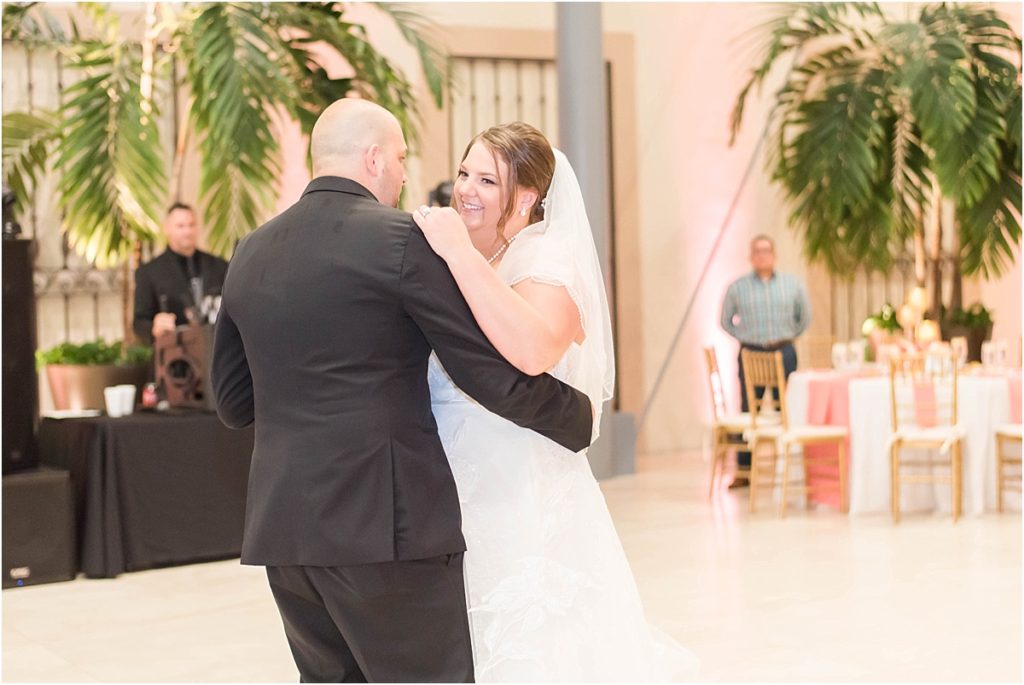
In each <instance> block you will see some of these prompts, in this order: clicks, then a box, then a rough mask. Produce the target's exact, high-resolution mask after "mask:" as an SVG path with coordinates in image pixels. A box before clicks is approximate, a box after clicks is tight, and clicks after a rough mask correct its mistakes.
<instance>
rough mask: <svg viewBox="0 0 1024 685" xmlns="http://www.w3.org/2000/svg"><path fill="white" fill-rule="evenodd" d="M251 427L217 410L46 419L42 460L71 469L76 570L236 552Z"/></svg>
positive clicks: (95, 573)
mask: <svg viewBox="0 0 1024 685" xmlns="http://www.w3.org/2000/svg"><path fill="white" fill-rule="evenodd" d="M252 445H253V431H252V429H251V428H249V429H246V430H242V431H233V430H229V429H227V428H225V427H224V425H223V424H221V422H220V420H219V419H218V418H217V416H216V415H215V414H211V413H206V412H187V413H185V412H182V413H173V414H171V413H169V414H154V413H137V414H133V415H132V416H127V417H122V418H116V419H112V418H107V417H96V418H73V419H53V418H45V419H43V420H42V422H41V424H40V427H39V453H40V460H41V461H42V462H43V463H44V464H49V465H52V466H57V467H60V468H64V469H67V470H68V471H70V472H71V479H72V482H73V484H74V489H75V511H76V517H75V518H76V524H77V528H78V546H79V549H78V551H79V556H78V559H79V567H80V570H81V571H83V572H84V573H85V574H86V575H87V576H89V577H91V578H109V577H113V576H116V575H118V574H119V573H123V572H124V571H139V570H142V569H147V568H153V567H155V566H163V565H168V564H180V563H185V562H190V561H201V560H210V559H226V558H229V557H233V556H238V555H239V554H240V552H241V549H242V527H243V522H244V518H245V492H246V484H247V482H248V478H249V461H250V459H251V457H252Z"/></svg>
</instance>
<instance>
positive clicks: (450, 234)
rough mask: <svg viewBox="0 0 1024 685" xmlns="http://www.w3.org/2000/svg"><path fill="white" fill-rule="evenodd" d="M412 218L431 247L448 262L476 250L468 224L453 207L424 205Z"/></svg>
mask: <svg viewBox="0 0 1024 685" xmlns="http://www.w3.org/2000/svg"><path fill="white" fill-rule="evenodd" d="M412 218H413V221H415V222H416V225H417V226H419V227H420V230H421V231H423V235H424V236H426V238H427V242H428V243H430V247H431V249H433V250H434V252H436V253H437V254H438V256H440V257H441V259H443V260H445V261H446V262H451V260H452V258H454V257H457V256H459V255H462V254H468V253H469V252H471V251H473V250H474V248H473V243H472V242H471V241H470V240H469V231H467V230H466V225H465V224H464V223H462V218H461V217H460V216H459V214H458V212H456V211H455V210H454V209H452V208H451V207H427V206H425V205H424V206H421V207H420V208H419V209H417V210H416V211H415V212H413V213H412Z"/></svg>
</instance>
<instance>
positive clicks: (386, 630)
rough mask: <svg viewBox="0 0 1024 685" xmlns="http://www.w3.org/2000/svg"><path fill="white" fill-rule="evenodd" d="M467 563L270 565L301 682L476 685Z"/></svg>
mask: <svg viewBox="0 0 1024 685" xmlns="http://www.w3.org/2000/svg"><path fill="white" fill-rule="evenodd" d="M462 556H463V555H462V553H458V554H448V555H444V556H441V557H434V558H431V559H421V560H416V561H391V562H384V563H379V564H364V565H362V566H335V567H318V566H268V567H267V577H268V578H269V579H270V588H271V590H272V591H273V593H274V600H275V601H276V602H277V607H278V609H279V610H280V612H281V618H282V619H283V620H284V631H285V634H286V635H287V636H288V644H289V645H290V646H291V650H292V654H293V655H294V657H295V663H296V665H298V667H299V677H300V681H301V682H304V683H314V682H316V683H355V682H363V683H365V682H371V683H372V682H391V683H402V682H421V683H426V682H449V683H470V682H473V652H472V647H471V644H470V636H469V620H468V618H467V615H466V593H465V589H464V585H463V577H462Z"/></svg>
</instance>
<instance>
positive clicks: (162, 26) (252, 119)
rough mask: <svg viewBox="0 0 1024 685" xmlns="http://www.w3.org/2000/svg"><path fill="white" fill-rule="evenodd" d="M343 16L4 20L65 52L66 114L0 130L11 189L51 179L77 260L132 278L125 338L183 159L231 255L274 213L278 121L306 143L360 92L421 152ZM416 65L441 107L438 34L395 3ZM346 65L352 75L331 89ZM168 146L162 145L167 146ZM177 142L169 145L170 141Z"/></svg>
mask: <svg viewBox="0 0 1024 685" xmlns="http://www.w3.org/2000/svg"><path fill="white" fill-rule="evenodd" d="M347 6H348V5H347V3H341V2H324V3H312V2H300V3H244V2H239V3H235V2H215V3H198V2H196V3H191V2H186V3H171V2H153V3H145V5H144V6H143V7H144V14H145V16H144V21H143V22H142V24H143V26H142V32H141V35H138V30H137V29H136V30H135V32H134V33H133V31H132V30H131V29H129V28H127V27H128V26H129V25H134V24H133V23H132V22H130V21H127V20H126V19H125V18H124V17H123V16H122V15H123V13H124V12H125V11H137V10H122V9H120V8H114V7H112V6H107V5H103V4H98V3H82V4H81V5H78V6H74V7H72V8H70V9H68V8H64V9H53V8H48V7H46V6H43V5H40V4H39V3H7V4H5V5H4V7H3V40H4V44H5V46H6V45H12V44H14V45H24V46H26V47H29V48H31V49H33V50H39V49H51V50H55V51H57V52H58V53H59V54H60V56H61V60H62V65H63V69H64V71H65V76H64V78H65V80H66V82H68V83H71V84H72V85H70V86H69V87H67V88H66V89H65V90H64V92H63V94H62V95H63V98H62V100H63V104H62V105H61V106H60V108H59V109H57V110H56V111H42V110H38V109H37V110H33V111H29V112H11V113H8V114H5V115H4V118H3V156H4V160H3V161H4V179H5V181H6V183H7V184H8V186H10V187H11V188H12V190H13V191H14V192H15V194H16V195H17V197H18V199H19V201H20V202H19V205H18V206H16V207H15V212H16V213H17V212H18V210H20V209H21V208H23V207H25V206H26V204H27V203H26V200H27V199H28V198H29V197H31V195H32V193H33V192H34V190H35V186H36V181H37V180H38V179H39V178H40V176H41V175H43V174H44V173H48V172H49V171H50V170H51V169H52V170H53V171H55V172H56V175H57V191H56V195H57V198H56V200H57V202H58V204H59V205H60V208H61V210H62V215H63V218H62V230H63V231H64V233H65V235H66V236H67V239H68V243H69V245H70V246H71V248H72V249H74V250H75V251H76V252H77V253H79V254H80V255H82V256H83V257H84V258H85V259H87V260H88V261H89V262H91V263H92V264H94V265H95V266H97V267H99V268H109V267H116V266H120V267H121V268H122V269H123V270H124V282H125V284H126V287H125V290H124V297H123V300H122V305H123V321H124V331H125V336H126V338H129V337H130V336H131V331H132V326H131V316H132V311H131V310H132V294H131V284H132V282H133V281H132V278H131V271H132V270H133V269H134V268H137V266H138V260H139V258H140V255H141V245H142V244H143V243H149V242H151V241H155V240H159V225H160V221H161V220H162V218H163V211H164V209H165V208H166V207H167V206H168V205H169V204H170V203H171V202H172V201H177V200H179V199H181V198H180V192H181V185H182V175H183V173H184V165H183V159H184V158H185V154H186V150H188V149H189V148H190V147H195V148H196V149H197V150H198V155H199V161H200V165H199V166H200V172H199V204H200V205H201V208H202V214H203V217H204V224H205V225H206V227H207V239H208V243H209V248H210V250H211V251H212V252H215V253H217V254H219V255H221V256H224V257H227V256H229V255H230V252H231V249H232V247H233V246H234V244H235V243H236V241H237V240H238V239H239V238H240V237H242V236H243V235H245V234H246V233H247V232H248V231H251V230H253V229H254V228H256V227H257V226H258V225H259V224H260V223H261V222H262V221H263V220H265V219H266V218H267V216H268V214H269V212H270V211H271V210H272V209H273V206H274V202H275V200H276V186H277V181H278V178H279V176H280V161H279V158H280V153H281V150H280V149H279V143H278V140H279V139H280V136H279V135H278V133H277V130H276V126H277V124H276V121H277V117H278V114H280V113H284V114H285V115H286V116H287V117H290V118H291V119H292V120H295V121H298V122H299V123H300V124H301V126H302V130H303V132H304V133H306V134H308V133H309V132H310V131H311V130H312V126H313V123H314V122H315V120H316V117H317V116H318V115H319V113H320V112H321V111H322V110H323V109H324V107H326V105H327V104H329V103H330V102H333V101H334V100H336V99H338V98H340V97H344V96H346V95H352V94H360V95H362V96H364V97H368V98H371V99H373V100H374V101H376V102H378V103H379V104H381V105H382V106H384V107H386V108H387V109H389V110H390V111H392V112H393V113H394V114H395V115H396V116H397V117H398V119H399V121H400V122H401V123H402V125H403V127H404V128H405V131H406V135H407V138H408V139H409V140H410V141H413V142H415V140H416V137H415V135H414V133H415V131H414V122H415V121H416V117H417V107H416V100H415V95H414V92H413V87H412V85H411V83H410V82H409V80H408V79H407V78H406V77H405V76H404V74H403V73H402V71H401V70H400V69H398V68H397V67H396V66H395V65H394V64H392V62H391V61H389V60H388V59H387V58H386V57H385V56H384V55H383V54H381V53H380V52H379V51H378V50H377V49H376V48H375V47H374V46H373V45H372V43H371V42H370V40H369V36H368V33H367V30H366V28H365V26H363V25H361V24H358V23H354V22H352V21H350V20H349V17H348V16H347V12H348V10H347ZM375 6H376V7H377V8H378V10H380V11H382V12H384V13H386V14H387V15H388V16H390V17H391V18H392V19H393V20H394V21H395V23H396V25H397V26H398V28H399V29H400V32H401V34H402V36H403V37H404V39H405V40H406V41H407V42H409V43H410V44H412V45H413V46H414V47H415V48H416V50H417V52H418V55H419V58H420V63H421V66H422V68H423V71H424V74H425V76H426V81H427V84H428V86H429V88H430V91H431V93H432V96H433V98H434V101H435V103H436V104H437V106H440V104H441V102H442V90H443V87H444V85H445V84H446V83H447V76H446V71H445V56H444V55H443V54H442V53H441V51H440V50H439V49H438V48H437V47H436V46H435V45H434V43H433V42H431V40H430V39H429V37H428V36H429V30H430V28H431V27H430V25H429V24H427V23H426V22H425V20H423V19H422V18H421V17H419V16H418V15H416V14H414V13H411V12H409V11H406V10H403V9H401V8H399V7H397V6H393V5H390V4H387V3H377V4H376V5H375ZM337 56H340V57H341V58H343V60H344V62H345V63H347V64H348V66H349V67H350V72H349V73H348V74H346V75H343V76H337V75H334V74H333V73H332V71H331V70H329V69H328V66H327V65H328V64H329V60H330V59H332V58H335V57H337ZM176 94H182V95H183V96H184V98H185V99H187V101H188V103H189V104H188V107H187V111H186V113H185V118H184V120H183V121H181V122H180V125H179V126H178V127H177V136H176V140H174V143H173V151H168V150H166V149H165V146H164V144H163V143H162V138H161V130H160V122H161V121H162V119H161V113H162V112H164V111H167V110H169V109H171V108H172V107H173V106H174V103H175V95H176ZM166 137H168V136H164V138H166ZM170 137H174V136H173V135H171V136H170Z"/></svg>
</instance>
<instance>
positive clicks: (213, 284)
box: [133, 202, 228, 345]
mask: <svg viewBox="0 0 1024 685" xmlns="http://www.w3.org/2000/svg"><path fill="white" fill-rule="evenodd" d="M164 235H165V236H166V237H167V249H166V250H165V251H164V252H163V254H161V255H160V256H158V257H155V258H153V259H152V260H150V261H149V262H147V263H146V264H143V265H142V266H140V267H139V270H138V271H136V272H135V320H134V325H133V328H134V329H135V335H136V337H137V338H138V339H139V340H140V341H142V342H144V343H147V344H150V345H151V344H152V343H153V339H154V338H156V336H158V335H159V334H160V333H163V332H165V331H173V330H174V328H175V326H178V325H181V324H184V323H187V322H188V320H187V318H186V316H185V310H186V308H190V307H191V308H195V307H197V305H199V304H200V303H198V302H196V295H199V297H200V299H202V297H203V296H205V295H219V294H220V289H221V286H223V285H224V275H225V274H226V273H227V270H228V263H227V262H225V261H224V260H223V259H221V258H220V257H215V256H213V255H211V254H208V253H206V252H203V251H201V250H199V249H197V248H196V243H197V241H198V237H199V230H198V227H197V226H196V215H195V212H194V211H193V210H192V208H191V207H190V206H188V205H186V204H181V203H180V202H176V203H175V204H173V205H171V208H170V209H169V210H167V218H166V219H165V220H164Z"/></svg>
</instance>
